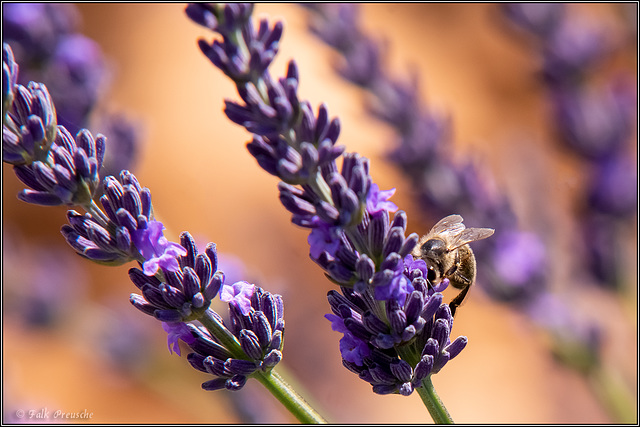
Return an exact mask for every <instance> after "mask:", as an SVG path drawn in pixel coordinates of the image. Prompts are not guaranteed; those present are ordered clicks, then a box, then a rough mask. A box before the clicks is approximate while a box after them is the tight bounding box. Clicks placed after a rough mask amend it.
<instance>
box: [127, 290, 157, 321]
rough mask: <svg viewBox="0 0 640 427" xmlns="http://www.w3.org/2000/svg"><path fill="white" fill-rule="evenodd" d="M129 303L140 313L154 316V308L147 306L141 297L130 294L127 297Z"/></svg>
mask: <svg viewBox="0 0 640 427" xmlns="http://www.w3.org/2000/svg"><path fill="white" fill-rule="evenodd" d="M129 301H130V302H131V304H133V306H134V307H135V308H137V309H138V310H140V311H141V312H143V313H145V314H148V315H150V316H154V314H155V312H156V308H155V307H154V306H152V305H151V304H149V303H148V302H147V301H146V300H145V299H144V298H143V297H141V296H140V295H137V294H131V296H130V297H129Z"/></svg>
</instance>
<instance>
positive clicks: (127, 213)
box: [61, 171, 154, 274]
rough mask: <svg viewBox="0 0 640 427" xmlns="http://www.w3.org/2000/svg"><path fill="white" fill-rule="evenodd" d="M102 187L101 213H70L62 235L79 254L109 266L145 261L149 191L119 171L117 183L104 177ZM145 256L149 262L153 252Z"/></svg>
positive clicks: (127, 174) (149, 204) (132, 176)
mask: <svg viewBox="0 0 640 427" xmlns="http://www.w3.org/2000/svg"><path fill="white" fill-rule="evenodd" d="M103 185H104V187H105V194H104V195H103V196H101V197H100V202H101V204H102V208H103V209H104V212H103V211H100V210H97V211H96V210H92V211H90V212H87V213H84V214H81V213H80V212H77V211H76V210H69V211H68V212H67V219H68V220H69V224H68V225H64V226H63V227H62V230H61V232H62V235H63V236H64V237H65V239H66V240H67V242H68V243H69V245H71V247H72V248H73V249H75V251H76V252H77V253H78V254H79V255H81V256H83V257H85V258H88V259H90V260H92V261H96V262H99V263H103V264H109V265H120V264H124V263H126V262H129V261H132V260H136V259H137V260H140V261H145V262H146V261H147V258H144V256H143V254H142V253H141V249H145V248H146V247H145V242H144V241H143V239H141V238H140V237H141V236H142V234H141V233H143V232H145V231H147V230H148V226H149V224H150V223H153V220H152V212H153V208H152V205H151V192H150V191H149V189H148V188H142V187H141V186H140V184H139V183H138V180H137V179H136V177H135V176H134V175H133V174H132V173H130V172H129V171H122V172H121V174H120V180H119V181H118V180H117V179H116V178H115V177H113V176H108V177H106V178H105V179H104V181H103ZM91 212H93V213H91ZM137 245H140V246H141V248H138V247H137ZM147 253H148V254H149V259H151V258H152V257H153V256H154V252H147ZM152 274H153V273H152Z"/></svg>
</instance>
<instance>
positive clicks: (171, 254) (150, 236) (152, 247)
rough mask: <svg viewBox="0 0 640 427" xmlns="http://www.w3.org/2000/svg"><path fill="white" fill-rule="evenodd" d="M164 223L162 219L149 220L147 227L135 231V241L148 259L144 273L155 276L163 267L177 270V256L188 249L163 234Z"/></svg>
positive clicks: (167, 269) (168, 269)
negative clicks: (170, 240)
mask: <svg viewBox="0 0 640 427" xmlns="http://www.w3.org/2000/svg"><path fill="white" fill-rule="evenodd" d="M164 228H165V227H164V225H163V224H162V223H161V222H160V221H149V222H148V223H147V227H146V228H143V229H140V228H139V229H136V230H134V231H133V236H132V237H133V243H134V244H135V245H136V248H138V250H139V251H140V254H141V255H142V256H143V257H144V259H145V260H146V261H145V262H144V263H143V264H142V265H143V271H144V274H146V275H147V276H153V275H154V274H156V271H158V268H162V269H163V270H166V271H172V272H176V271H178V268H179V267H180V266H179V264H178V260H177V259H176V257H177V256H184V255H186V254H187V251H186V250H185V249H184V248H183V247H182V246H180V245H179V244H177V243H173V242H169V241H168V240H167V238H166V237H164V235H163V234H162V230H164Z"/></svg>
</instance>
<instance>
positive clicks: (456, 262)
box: [411, 215, 494, 316]
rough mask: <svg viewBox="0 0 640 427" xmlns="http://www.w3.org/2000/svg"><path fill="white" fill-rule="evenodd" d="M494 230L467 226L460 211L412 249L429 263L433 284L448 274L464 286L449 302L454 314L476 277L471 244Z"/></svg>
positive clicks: (474, 258) (442, 220)
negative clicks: (459, 213)
mask: <svg viewBox="0 0 640 427" xmlns="http://www.w3.org/2000/svg"><path fill="white" fill-rule="evenodd" d="M493 232H494V230H493V229H492V228H465V226H464V224H463V223H462V217H461V216H460V215H449V216H448V217H445V218H442V219H441V220H440V221H438V223H437V224H436V225H434V226H433V228H432V229H431V230H430V231H429V232H428V233H427V234H426V235H424V236H422V238H421V239H420V241H419V242H418V244H417V245H416V247H415V248H414V249H413V252H412V253H411V254H412V255H413V256H414V257H415V258H420V259H423V260H424V261H425V262H426V263H427V269H428V271H427V280H429V282H430V283H431V284H432V285H436V284H438V283H440V281H442V280H443V279H445V278H446V279H449V283H450V284H451V286H453V287H454V288H456V289H462V291H461V292H460V293H459V294H458V295H457V296H456V297H454V298H453V299H452V300H451V302H450V303H449V307H450V308H451V315H452V316H453V315H455V312H456V309H457V308H458V307H459V306H460V304H462V301H464V299H465V297H466V296H467V293H468V292H469V288H471V285H472V284H473V282H474V281H475V278H476V257H475V256H474V255H473V251H472V250H471V248H470V247H469V245H468V244H469V243H470V242H475V241H476V240H481V239H486V238H487V237H489V236H491V235H492V234H493Z"/></svg>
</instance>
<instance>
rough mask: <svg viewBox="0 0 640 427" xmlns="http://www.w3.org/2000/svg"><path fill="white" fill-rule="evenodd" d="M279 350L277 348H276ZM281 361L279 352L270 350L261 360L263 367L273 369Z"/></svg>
mask: <svg viewBox="0 0 640 427" xmlns="http://www.w3.org/2000/svg"><path fill="white" fill-rule="evenodd" d="M278 348H279V346H278ZM281 360H282V353H281V352H280V350H277V349H274V350H271V351H270V352H269V353H268V354H267V355H266V356H265V357H264V359H263V361H262V363H263V366H265V367H267V368H273V367H274V366H276V365H277V364H278V363H279V362H280V361H281Z"/></svg>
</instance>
